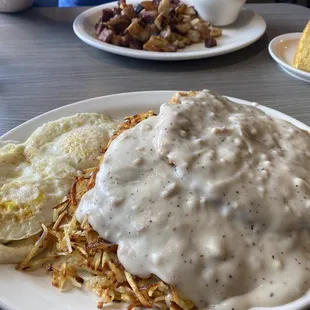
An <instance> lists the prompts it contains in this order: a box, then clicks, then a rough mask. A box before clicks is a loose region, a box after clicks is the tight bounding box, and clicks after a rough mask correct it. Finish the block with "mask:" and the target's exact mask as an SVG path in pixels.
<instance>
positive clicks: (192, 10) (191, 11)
mask: <svg viewBox="0 0 310 310" xmlns="http://www.w3.org/2000/svg"><path fill="white" fill-rule="evenodd" d="M184 14H186V15H190V16H196V15H197V12H196V10H195V8H194V7H193V6H189V7H188V8H187V9H186V11H185V13H184Z"/></svg>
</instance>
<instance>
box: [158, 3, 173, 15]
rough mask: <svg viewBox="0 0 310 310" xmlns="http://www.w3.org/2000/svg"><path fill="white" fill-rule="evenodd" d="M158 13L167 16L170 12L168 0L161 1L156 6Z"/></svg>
mask: <svg viewBox="0 0 310 310" xmlns="http://www.w3.org/2000/svg"><path fill="white" fill-rule="evenodd" d="M158 12H159V13H162V14H163V15H165V16H168V15H169V12H170V0H161V1H160V3H159V6H158Z"/></svg>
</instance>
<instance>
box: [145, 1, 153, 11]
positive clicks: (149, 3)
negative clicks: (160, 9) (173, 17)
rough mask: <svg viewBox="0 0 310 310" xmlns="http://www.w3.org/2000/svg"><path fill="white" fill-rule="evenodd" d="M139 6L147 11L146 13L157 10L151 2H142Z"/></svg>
mask: <svg viewBox="0 0 310 310" xmlns="http://www.w3.org/2000/svg"><path fill="white" fill-rule="evenodd" d="M141 5H142V6H143V7H144V8H145V9H146V10H147V11H154V10H157V7H156V5H155V4H154V3H153V2H152V1H142V2H141Z"/></svg>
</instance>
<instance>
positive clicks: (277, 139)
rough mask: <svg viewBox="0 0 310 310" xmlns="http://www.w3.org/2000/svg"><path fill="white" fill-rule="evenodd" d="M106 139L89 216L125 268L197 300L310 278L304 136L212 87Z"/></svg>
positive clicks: (256, 294)
mask: <svg viewBox="0 0 310 310" xmlns="http://www.w3.org/2000/svg"><path fill="white" fill-rule="evenodd" d="M180 102H181V104H168V103H166V104H163V105H162V106H161V108H160V113H159V115H158V116H156V117H152V118H149V119H147V120H145V121H143V122H141V123H140V124H138V125H137V126H135V127H134V128H132V129H129V130H127V131H125V132H124V133H123V134H121V135H120V136H119V137H118V138H117V139H116V140H114V142H113V143H112V144H111V146H110V147H109V149H108V151H107V153H106V154H105V157H104V160H103V162H102V164H101V167H100V171H99V173H98V175H97V179H96V185H95V187H94V188H93V189H92V190H90V191H89V192H87V193H86V195H85V196H84V197H83V199H82V201H81V203H80V205H79V208H78V210H77V212H76V216H77V218H78V220H79V221H81V220H82V219H83V218H84V216H85V215H88V216H89V222H90V224H91V225H92V226H93V228H94V229H95V230H96V231H97V232H98V233H99V234H100V235H101V236H102V237H103V238H105V239H107V240H109V241H111V242H114V243H117V244H118V245H119V248H118V257H119V259H120V261H121V263H122V264H123V265H124V267H125V268H126V269H127V270H128V271H129V272H131V273H132V274H135V275H139V276H141V277H144V276H147V275H149V274H151V273H153V274H155V275H157V276H158V277H160V278H161V279H162V280H164V281H166V282H167V283H170V284H174V285H176V287H178V289H179V290H180V292H181V293H182V294H183V295H184V296H186V297H189V298H190V299H191V300H193V302H194V303H195V304H196V305H197V307H198V308H199V309H206V308H207V309H209V308H213V307H214V308H215V309H220V310H224V309H225V310H226V309H227V310H232V309H234V310H245V309H249V308H250V307H251V306H275V305H282V304H285V303H287V302H290V301H292V300H294V299H297V298H298V297H300V296H302V295H303V294H304V293H305V292H306V291H307V289H308V288H309V287H310V231H309V228H310V225H309V218H310V188H309V186H310V136H309V134H308V133H306V132H304V131H302V130H300V129H298V128H296V127H295V126H293V125H291V124H289V123H287V122H284V121H281V120H275V119H273V118H270V117H269V116H267V115H265V114H264V113H263V112H261V111H260V110H258V109H257V108H255V107H251V106H244V105H238V104H235V103H231V102H229V101H228V100H227V99H224V98H223V97H221V96H219V95H217V94H215V93H213V92H209V91H202V92H199V93H198V94H197V95H196V96H194V97H180Z"/></svg>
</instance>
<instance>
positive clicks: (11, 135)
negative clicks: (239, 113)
mask: <svg viewBox="0 0 310 310" xmlns="http://www.w3.org/2000/svg"><path fill="white" fill-rule="evenodd" d="M180 91H184V90H145V91H134V92H123V93H116V94H110V95H104V96H97V97H93V98H88V99H84V100H80V101H77V102H73V103H70V104H67V105H64V106H61V107H58V108H55V109H52V110H49V111H47V112H45V113H42V114H39V115H37V116H35V117H33V118H31V119H29V120H27V121H25V122H23V123H22V124H20V125H18V126H16V127H14V128H12V129H10V130H9V131H7V132H6V133H4V134H3V135H2V136H0V141H2V142H3V141H7V140H13V141H19V140H18V139H16V137H15V136H16V135H18V132H19V131H24V130H27V128H29V129H30V127H35V126H33V125H36V123H38V122H39V123H40V122H41V119H47V120H46V121H52V120H56V119H57V118H54V115H55V114H56V113H57V114H58V113H59V112H60V113H61V112H64V113H65V114H66V115H65V116H67V115H74V114H76V113H79V112H78V111H77V110H78V108H79V107H80V106H83V105H87V104H96V102H98V101H100V100H103V101H104V100H109V99H112V100H113V98H118V97H127V98H129V97H135V96H143V95H152V96H154V97H155V96H156V95H158V94H160V95H167V98H168V96H169V97H171V96H172V95H173V94H174V93H176V92H180ZM224 96H225V97H227V98H228V99H229V100H231V101H233V102H236V103H240V104H253V103H254V104H255V105H256V106H257V107H258V108H260V109H262V110H263V111H264V112H267V113H270V114H271V115H279V116H280V118H282V119H284V120H286V121H289V122H291V123H292V124H294V125H295V126H297V127H299V128H302V129H304V130H308V131H309V132H310V126H308V125H307V124H305V123H303V122H301V121H299V120H298V119H296V118H294V117H292V116H289V115H287V114H285V113H283V112H280V111H278V110H276V109H273V108H269V107H267V106H264V105H261V104H258V103H255V102H252V101H249V100H244V99H240V98H235V97H231V96H226V95H224ZM103 105H104V104H103ZM68 111H70V112H69V113H68ZM80 113H83V112H80ZM89 113H91V112H89ZM65 116H63V117H65ZM38 126H42V124H41V125H37V127H36V128H38ZM25 128H26V129H25ZM29 129H28V130H29ZM20 142H23V141H20Z"/></svg>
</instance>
